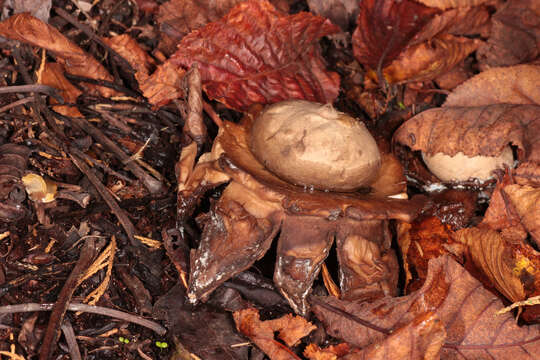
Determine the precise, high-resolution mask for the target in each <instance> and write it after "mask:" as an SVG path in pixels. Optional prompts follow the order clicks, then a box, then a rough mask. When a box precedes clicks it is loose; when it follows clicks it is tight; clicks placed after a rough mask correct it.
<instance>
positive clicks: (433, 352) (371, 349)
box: [340, 312, 446, 360]
mask: <svg viewBox="0 0 540 360" xmlns="http://www.w3.org/2000/svg"><path fill="white" fill-rule="evenodd" d="M445 338H446V331H445V330H444V325H443V323H442V322H441V321H440V320H439V318H438V317H437V316H436V315H435V314H433V313H432V312H426V313H423V314H420V315H418V316H417V317H416V318H415V319H413V320H412V321H411V322H409V323H408V324H406V325H404V326H402V327H400V328H399V329H397V330H395V331H394V332H393V333H392V334H391V335H390V336H388V337H387V338H385V339H384V340H383V341H380V342H378V343H375V344H371V345H369V346H368V347H366V348H364V349H362V350H353V351H352V352H351V353H349V354H347V355H345V356H343V357H342V358H340V359H342V360H360V359H373V360H378V359H380V360H401V359H411V360H413V359H418V360H438V359H440V356H441V350H442V349H441V348H442V345H443V344H444V340H445Z"/></svg>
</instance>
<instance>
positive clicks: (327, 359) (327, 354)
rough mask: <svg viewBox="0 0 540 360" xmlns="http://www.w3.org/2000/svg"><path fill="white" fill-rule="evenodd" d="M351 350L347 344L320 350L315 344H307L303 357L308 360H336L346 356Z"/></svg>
mask: <svg viewBox="0 0 540 360" xmlns="http://www.w3.org/2000/svg"><path fill="white" fill-rule="evenodd" d="M350 351H351V348H350V347H349V345H348V344H347V343H341V344H337V345H330V346H327V347H325V348H324V349H321V348H320V347H319V346H318V345H316V344H309V345H308V346H306V349H305V350H304V356H305V357H307V358H308V359H310V360H336V359H338V358H341V357H342V356H345V355H347V354H348V353H349V352H350Z"/></svg>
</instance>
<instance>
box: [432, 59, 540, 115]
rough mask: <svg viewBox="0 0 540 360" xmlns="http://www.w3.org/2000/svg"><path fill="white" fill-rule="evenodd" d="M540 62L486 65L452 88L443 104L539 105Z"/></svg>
mask: <svg viewBox="0 0 540 360" xmlns="http://www.w3.org/2000/svg"><path fill="white" fill-rule="evenodd" d="M538 84H540V66H537V65H516V66H510V67H498V68H493V69H488V70H486V71H483V72H481V73H480V74H478V75H476V76H474V77H472V78H470V79H469V80H468V81H466V82H465V83H463V84H462V85H460V86H459V87H457V88H456V89H454V91H452V93H451V94H450V95H448V97H447V98H446V102H445V103H444V105H443V106H481V105H492V104H504V103H507V104H534V105H540V86H539V85H538Z"/></svg>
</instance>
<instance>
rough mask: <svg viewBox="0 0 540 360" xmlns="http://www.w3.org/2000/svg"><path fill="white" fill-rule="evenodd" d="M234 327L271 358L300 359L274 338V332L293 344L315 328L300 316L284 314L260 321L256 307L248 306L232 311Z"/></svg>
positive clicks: (289, 343)
mask: <svg viewBox="0 0 540 360" xmlns="http://www.w3.org/2000/svg"><path fill="white" fill-rule="evenodd" d="M233 317H234V322H235V323H236V328H237V329H238V331H240V332H241V333H242V334H244V335H245V336H247V337H248V338H249V339H250V340H251V341H253V343H255V344H256V345H257V346H258V347H259V348H260V349H261V350H262V351H264V352H265V354H266V355H268V356H269V357H270V359H272V360H290V359H300V358H299V357H298V356H297V355H296V354H294V353H293V352H292V350H291V349H289V348H288V347H286V346H285V345H283V344H282V343H280V342H278V341H276V340H275V339H274V333H275V332H279V334H278V337H279V338H280V339H282V340H283V341H284V342H285V343H286V344H287V346H289V347H291V346H293V345H295V344H296V343H297V342H298V341H299V340H300V339H301V338H303V337H304V336H307V335H308V334H309V333H310V332H312V331H313V330H315V329H316V326H314V325H313V324H311V323H310V322H308V321H306V320H305V319H304V318H302V317H300V316H292V315H290V314H288V315H285V316H283V317H281V318H279V319H275V320H266V321H261V320H260V319H259V312H258V311H257V310H256V309H253V308H248V309H243V310H239V311H236V312H234V314H233Z"/></svg>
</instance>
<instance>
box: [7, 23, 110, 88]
mask: <svg viewBox="0 0 540 360" xmlns="http://www.w3.org/2000/svg"><path fill="white" fill-rule="evenodd" d="M0 35H2V36H4V37H6V38H8V39H13V40H18V41H22V42H25V43H28V44H31V45H34V46H39V47H42V48H44V49H46V50H48V51H50V52H51V53H52V54H53V55H54V56H55V57H56V61H57V62H58V63H60V64H62V65H63V66H64V68H65V69H66V71H67V72H68V73H70V74H73V75H79V76H84V77H89V78H92V79H96V80H106V81H113V77H112V76H111V75H110V74H109V72H108V71H107V70H106V69H105V68H104V67H103V65H101V64H100V63H99V62H98V61H97V60H96V59H94V58H93V57H92V56H90V55H88V54H87V53H86V52H84V51H83V50H82V49H81V48H80V47H79V46H77V45H75V44H74V43H73V42H72V41H71V40H69V39H68V38H66V37H65V36H64V35H62V34H61V33H60V32H59V31H58V30H57V29H55V28H54V27H52V26H50V25H48V24H45V23H44V22H42V21H41V20H39V19H36V18H35V17H33V16H32V15H30V14H28V13H22V14H17V15H13V16H11V17H10V18H8V19H7V20H4V21H2V22H0ZM84 86H85V87H87V88H88V89H89V90H90V91H91V92H93V93H95V92H96V91H97V92H99V94H101V95H102V96H103V97H110V96H113V95H114V94H116V92H115V91H114V90H111V89H109V88H106V87H102V86H97V85H92V84H84Z"/></svg>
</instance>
